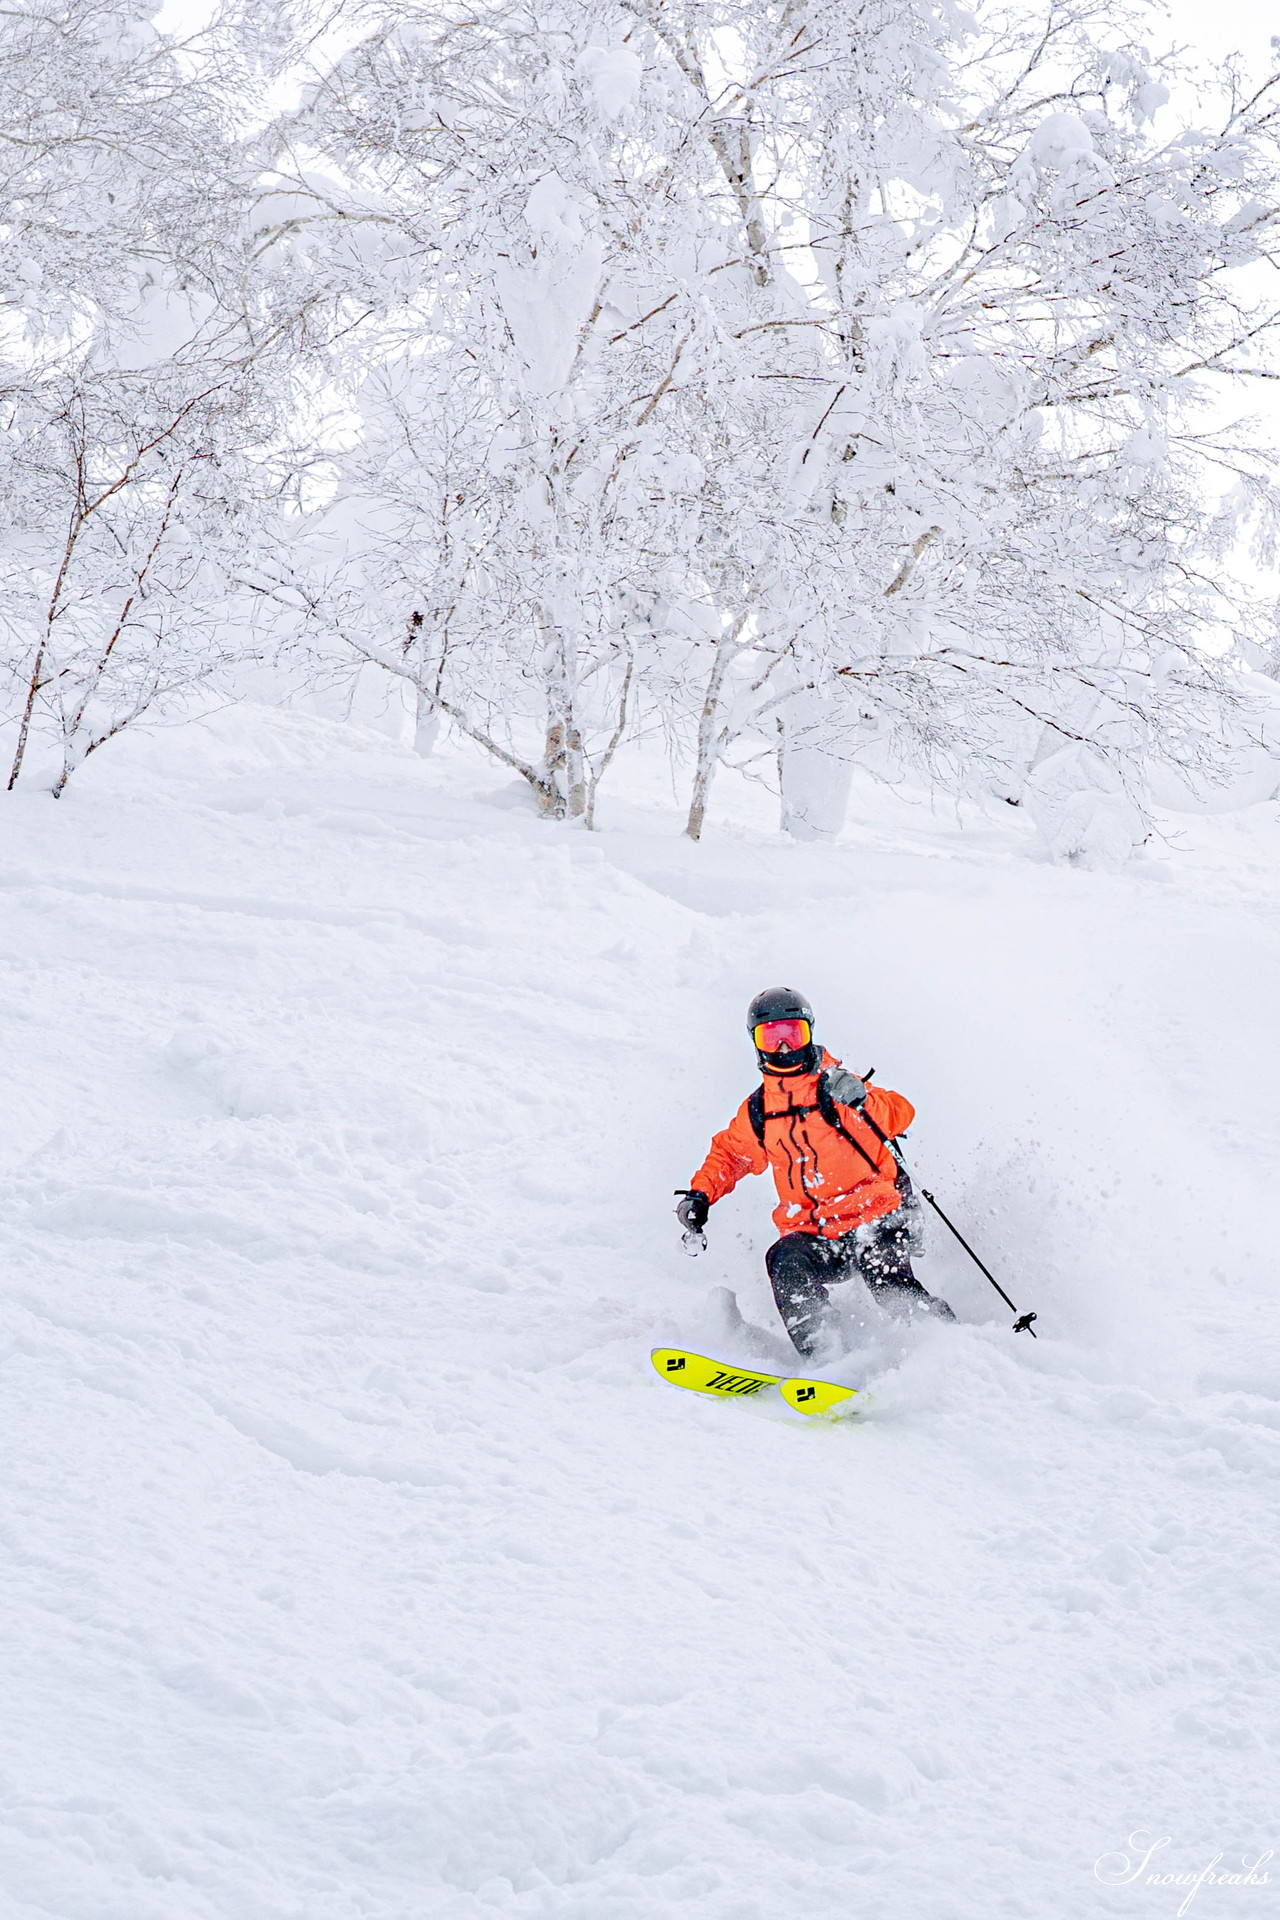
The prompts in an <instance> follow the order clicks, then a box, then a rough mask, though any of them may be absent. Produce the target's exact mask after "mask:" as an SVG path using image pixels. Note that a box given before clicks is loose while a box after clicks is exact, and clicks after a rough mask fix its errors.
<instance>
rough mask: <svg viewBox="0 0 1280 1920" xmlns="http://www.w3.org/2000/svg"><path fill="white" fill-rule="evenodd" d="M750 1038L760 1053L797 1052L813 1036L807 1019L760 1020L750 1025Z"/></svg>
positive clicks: (805, 1045)
mask: <svg viewBox="0 0 1280 1920" xmlns="http://www.w3.org/2000/svg"><path fill="white" fill-rule="evenodd" d="M751 1038H752V1039H753V1040H754V1041H755V1044H756V1049H757V1051H758V1052H760V1053H798V1052H799V1051H800V1049H801V1047H807V1046H808V1044H809V1042H810V1040H811V1039H812V1038H813V1029H812V1027H811V1026H810V1025H809V1022H808V1021H807V1020H762V1021H761V1022H760V1024H759V1026H757V1027H752V1029H751Z"/></svg>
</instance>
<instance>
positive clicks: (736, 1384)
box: [651, 1347, 866, 1414]
mask: <svg viewBox="0 0 1280 1920" xmlns="http://www.w3.org/2000/svg"><path fill="white" fill-rule="evenodd" d="M651 1358H652V1360H653V1364H654V1367H655V1369H656V1370H657V1372H658V1373H660V1374H661V1375H662V1377H663V1379H664V1380H670V1381H671V1382H672V1384H673V1385H674V1386H677V1387H688V1388H689V1390H690V1392H691V1393H709V1394H711V1395H712V1396H713V1397H714V1398H716V1399H717V1400H745V1399H746V1398H748V1396H749V1395H751V1394H755V1393H759V1392H761V1390H762V1389H763V1388H765V1387H779V1388H781V1390H782V1397H783V1399H784V1400H785V1401H786V1403H787V1405H788V1406H789V1407H794V1408H795V1409H796V1411H797V1413H809V1414H824V1413H834V1412H835V1410H836V1408H840V1409H841V1410H842V1411H843V1412H845V1413H856V1412H860V1411H861V1408H862V1406H865V1405H866V1396H865V1395H863V1396H862V1398H861V1406H859V1407H851V1406H847V1405H845V1403H846V1402H847V1401H850V1400H857V1399H858V1398H859V1392H858V1388H857V1387H838V1386H836V1384H835V1382H834V1381H833V1380H800V1379H795V1380H785V1379H784V1378H783V1377H782V1375H781V1374H779V1373H756V1372H755V1371H754V1370H753V1369H752V1368H750V1367H733V1366H729V1365H728V1364H727V1363H726V1362H723V1361H720V1360H708V1359H707V1357H706V1355H705V1354H701V1353H686V1352H685V1351H684V1349H683V1348H682V1347H655V1348H654V1349H653V1353H652V1356H651Z"/></svg>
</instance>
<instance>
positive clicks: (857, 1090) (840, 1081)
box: [827, 1067, 867, 1107]
mask: <svg viewBox="0 0 1280 1920" xmlns="http://www.w3.org/2000/svg"><path fill="white" fill-rule="evenodd" d="M827 1092H828V1093H829V1094H830V1095H831V1098H832V1099H833V1100H838V1101H839V1103H840V1105H841V1106H842V1107H860V1106H861V1105H862V1104H863V1102H864V1101H865V1100H866V1097H867V1083H866V1081H865V1080H859V1078H858V1076H857V1074H856V1073H850V1071H849V1069H848V1067H832V1068H831V1070H830V1072H829V1073H828V1074H827Z"/></svg>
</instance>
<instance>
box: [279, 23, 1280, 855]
mask: <svg viewBox="0 0 1280 1920" xmlns="http://www.w3.org/2000/svg"><path fill="white" fill-rule="evenodd" d="M1141 19H1142V16H1141V14H1140V13H1139V12H1137V11H1129V10H1126V9H1125V8H1124V7H1123V6H1120V7H1117V6H1103V5H1101V4H1095V0H1062V3H1061V4H1056V3H1055V4H1051V5H1050V6H1049V7H1048V8H1047V9H1044V8H1041V9H1033V8H1031V7H1022V6H994V5H993V6H986V7H983V6H979V7H978V8H976V9H974V10H972V11H961V10H960V9H958V8H954V7H952V6H950V5H948V4H945V3H944V0H936V3H935V0H892V4H887V3H882V0H863V4H853V3H852V0H815V4H813V5H808V6H800V5H796V4H794V0H774V3H773V4H769V3H768V0H765V3H764V4H758V3H757V0H753V4H751V5H750V6H748V5H746V4H745V3H736V0H727V3H725V4H721V3H720V0H717V3H716V4H714V5H713V4H708V3H706V0H661V4H660V3H659V0H555V4H549V3H548V4H539V0H531V3H530V0H520V3H516V0H493V3H492V4H490V5H488V6H485V7H483V8H480V9H477V8H474V7H470V6H468V7H463V6H461V5H459V4H457V3H456V0H419V3H418V4H414V3H413V0H410V3H409V4H397V5H396V6H395V7H394V8H391V7H383V6H381V5H380V4H375V5H374V6H372V7H362V8H360V9H359V10H358V12H357V11H356V10H355V9H352V11H351V13H350V15H349V20H350V24H351V32H352V35H353V43H352V44H351V45H349V47H348V48H347V50H346V51H345V52H343V53H341V54H340V55H339V56H337V57H335V58H334V59H333V60H332V61H331V62H330V64H329V66H328V68H327V69H326V70H325V71H324V72H323V73H322V74H321V75H320V76H319V77H318V79H317V80H316V81H315V84H314V85H313V86H312V88H311V90H310V92H309V94H308V97H307V99H306V101H305V103H304V105H303V106H302V108H301V109H300V110H299V111H297V112H296V113H294V114H292V115H291V116H289V118H288V120H287V122H286V123H284V124H283V125H282V126H281V127H280V128H279V129H278V131H277V133H276V135H275V144H274V148H273V153H272V160H273V167H272V173H271V176H270V178H269V181H268V185H269V188H270V191H269V193H268V194H267V196H266V197H265V199H264V202H263V206H262V211H261V216H260V225H261V231H262V235H263V248H262V256H261V257H262V260H263V264H264V270H266V271H268V272H270V273H273V274H276V275H279V276H282V278H283V280H285V281H287V282H289V283H290V284H291V285H292V286H293V287H294V293H293V297H294V298H295V299H300V298H301V297H303V294H302V290H303V288H305V287H308V286H309V287H310V288H311V289H312V294H311V297H319V290H320V289H323V290H324V297H325V298H326V299H327V300H329V301H330V302H331V303H332V304H331V308H330V310H331V311H332V313H333V314H334V316H335V318H336V319H337V321H338V323H339V326H338V328H337V329H335V339H334V348H333V352H332V355H331V357H330V359H329V361H328V363H327V365H326V367H325V369H324V374H325V377H326V378H327V380H328V381H329V383H330V394H331V398H332V401H333V404H334V405H336V404H337V396H339V395H345V396H346V400H347V402H348V411H347V416H346V419H345V422H344V423H343V425H342V427H341V428H340V429H336V430H334V431H332V432H331V434H330V438H329V442H328V450H329V453H330V455H331V458H330V461H329V469H328V474H327V477H326V479H325V485H327V488H328V498H327V500H326V501H325V504H324V505H323V507H322V508H314V509H313V511H312V512H311V514H310V515H309V516H303V518H304V520H308V519H309V523H310V524H309V527H307V526H303V527H301V528H300V529H299V532H298V537H297V539H296V540H295V542H294V543H293V548H292V550H291V552H290V554H289V558H288V565H287V567H285V568H283V569H282V573H281V582H282V586H284V587H287V588H288V589H289V591H291V592H292V593H294V594H295V595H296V596H298V597H299V599H300V601H301V603H303V604H305V606H306V607H307V609H308V613H309V617H310V620H311V622H312V625H313V626H314V627H315V628H316V630H317V631H322V632H330V633H333V634H335V635H341V636H342V637H343V638H344V640H345V643H346V644H348V645H351V646H354V647H355V648H356V650H357V651H358V652H360V653H361V654H363V655H364V657H367V658H371V659H375V660H378V661H380V662H381V664H383V665H384V666H386V667H388V668H389V669H390V670H391V671H393V672H396V673H399V674H401V675H403V676H405V677H406V678H407V679H409V680H410V681H411V682H412V684H413V685H414V686H415V687H416V688H417V690H418V694H419V698H420V700H421V701H423V702H424V703H425V706H426V707H427V708H428V709H433V710H435V711H437V712H442V713H444V714H446V715H447V716H448V717H449V718H450V719H451V720H452V721H453V722H454V723H455V724H457V725H459V726H460V727H462V728H463V729H464V730H466V731H468V732H470V733H471V734H472V735H473V737H475V738H477V739H478V740H480V741H481V742H482V743H483V744H485V745H486V746H487V747H489V749H490V750H491V751H492V752H494V753H495V754H496V755H497V757H499V758H500V759H506V760H508V761H509V762H510V763H511V764H512V765H514V766H516V767H518V769H519V771H520V772H521V773H522V774H523V775H524V776H525V777H526V778H527V779H528V780H529V781H530V782H531V784H532V785H533V786H534V787H535V788H536V789H537V791H538V792H539V795H540V797H541V798H542V800H543V803H544V805H546V806H547V808H548V810H549V811H552V812H555V813H565V812H567V813H571V814H573V813H579V812H582V811H583V810H585V808H586V806H587V805H588V796H589V793H590V791H591V788H592V782H593V779H594V778H595V777H597V776H598V774H599V772H600V771H601V769H602V764H603V762H604V761H605V760H606V759H607V757H608V755H609V754H610V753H611V752H612V750H613V748H614V746H615V745H616V743H617V740H618V738H619V736H620V733H621V732H622V730H623V729H624V728H627V727H645V726H651V725H655V724H662V725H664V726H666V727H667V728H668V729H670V730H671V731H672V732H673V733H674V734H675V736H676V737H677V739H678V740H681V741H683V742H684V743H685V744H686V746H687V748H688V750H689V751H690V753H691V755H692V759H693V794H692V801H691V808H690V818H689V831H690V833H691V834H693V835H694V836H695V837H696V836H697V835H698V833H700V831H701V828H702V822H703V819H704V816H705V809H706V804H707V797H708V792H709V789H710V785H711V781H712V778H713V775H714V771H715V768H716V766H717V764H718V763H719V761H720V760H721V759H722V758H723V757H724V756H725V755H726V754H730V753H737V754H738V755H739V756H745V757H748V758H749V757H750V756H752V755H753V754H758V755H762V756H768V758H769V760H770V761H772V759H773V756H774V755H775V754H777V752H778V748H779V742H780V740H781V745H782V752H781V756H780V761H781V766H782V768H783V772H784V779H785V777H786V770H787V768H788V767H790V768H792V769H793V789H794V792H793V800H794V794H795V793H799V792H800V790H801V788H802V787H805V786H806V785H807V786H809V787H812V786H813V775H814V768H815V762H820V761H821V760H823V759H824V758H825V759H826V760H828V761H836V762H839V761H842V760H846V759H847V758H848V757H849V755H850V754H855V753H864V752H874V753H876V754H882V755H883V754H886V753H887V754H889V755H891V756H893V757H894V758H895V759H896V762H897V763H898V764H901V763H902V762H903V761H904V760H905V761H910V762H913V763H915V764H922V763H923V764H925V765H927V766H929V767H931V768H932V769H933V770H934V771H935V772H940V773H943V774H945V775H946V777H948V778H949V779H952V780H956V781H960V782H963V781H966V780H971V779H973V778H974V777H975V775H977V776H980V777H982V778H984V779H986V778H989V777H991V776H993V775H995V774H999V776H1000V778H1001V780H1002V782H1003V785H1004V789H1005V790H1006V791H1008V792H1009V795H1010V797H1011V798H1014V799H1016V798H1018V797H1020V791H1021V784H1022V782H1023V780H1024V779H1025V777H1026V774H1027V770H1028V768H1029V767H1031V768H1034V765H1036V764H1039V763H1043V762H1044V760H1045V759H1046V758H1049V757H1051V754H1050V751H1049V749H1050V748H1051V747H1053V746H1062V747H1068V746H1069V747H1071V748H1072V749H1074V750H1079V751H1081V752H1083V753H1085V754H1086V756H1089V755H1092V756H1094V757H1095V758H1096V757H1097V756H1098V755H1101V756H1103V757H1104V758H1105V759H1107V760H1108V761H1109V763H1111V764H1112V765H1113V766H1114V767H1115V768H1118V769H1120V770H1121V771H1120V772H1118V773H1117V774H1116V775H1115V776H1114V777H1116V778H1123V777H1124V770H1125V769H1127V768H1131V767H1132V766H1134V765H1135V764H1136V762H1137V761H1138V760H1139V759H1140V758H1141V756H1143V755H1144V754H1147V753H1150V752H1163V753H1170V754H1172V755H1174V756H1175V757H1178V758H1180V759H1182V760H1184V761H1193V760H1195V759H1196V758H1197V757H1198V756H1207V757H1211V756H1212V752H1213V741H1212V732H1211V729H1212V718H1213V712H1214V706H1215V702H1217V701H1219V700H1220V699H1221V697H1222V689H1221V686H1220V684H1219V679H1218V676H1217V673H1216V670H1215V668H1214V666H1213V664H1212V659H1211V656H1210V655H1209V654H1208V653H1207V652H1206V651H1205V642H1206V641H1207V640H1210V641H1211V640H1221V638H1222V636H1223V635H1224V634H1228V633H1230V632H1232V631H1234V630H1237V629H1238V628H1239V626H1240V624H1241V620H1242V617H1243V615H1242V608H1241V606H1240V604H1239V600H1238V596H1235V595H1233V594H1232V593H1231V592H1230V591H1229V589H1228V588H1227V586H1226V584H1225V581H1224V574H1223V568H1222V565H1221V559H1222V554H1223V551H1224V549H1225V545H1226V543H1227V542H1228V541H1229V539H1230V537H1231V527H1230V517H1231V511H1232V510H1233V509H1234V508H1236V507H1244V508H1247V509H1249V510H1254V511H1264V510H1265V506H1266V500H1267V492H1266V487H1267V477H1268V473H1269V462H1268V457H1267V456H1266V455H1265V453H1264V452H1263V451H1261V450H1259V449H1257V448H1256V447H1254V446H1253V444H1252V443H1251V441H1250V439H1249V436H1248V435H1247V433H1241V432H1236V431H1223V430H1222V429H1221V428H1220V427H1218V426H1216V425H1215V416H1214V415H1213V413H1212V410H1211V409H1210V408H1208V407H1207V405H1206V401H1205V398H1204V395H1205V389H1206V386H1207V385H1209V384H1211V383H1212V382H1214V381H1216V380H1218V379H1219V377H1220V376H1221V375H1223V374H1225V373H1230V372H1238V373H1243V374H1248V373H1250V372H1255V371H1260V370H1261V369H1259V368H1258V367H1257V366H1256V356H1257V354H1258V353H1259V351H1260V348H1261V343H1262V342H1263V341H1264V339H1265V337H1266V335H1267V332H1268V329H1269V327H1270V312H1269V309H1267V308H1266V306H1265V304H1262V303H1258V304H1251V293H1252V283H1251V280H1250V276H1249V272H1248V269H1249V268H1250V266H1251V265H1252V264H1254V263H1257V262H1259V261H1262V260H1265V258H1266V249H1267V246H1268V244H1269V236H1270V233H1271V229H1272V226H1273V223H1274V218H1275V201H1276V192H1275V189H1276V155H1275V143H1274V139H1273V134H1272V104H1271V102H1272V85H1271V83H1267V84H1266V85H1264V86H1263V87H1262V88H1261V89H1260V90H1258V91H1257V92H1255V93H1254V94H1253V95H1251V96H1245V95H1243V94H1242V95H1239V96H1238V97H1231V98H1230V99H1229V100H1228V101H1227V104H1226V107H1225V109H1224V113H1223V116H1222V118H1221V121H1220V123H1219V124H1218V125H1217V126H1216V127H1213V128H1208V127H1206V128H1201V129H1193V130H1186V129H1180V128H1178V127H1177V126H1176V125H1175V124H1174V123H1173V122H1172V120H1171V117H1170V116H1169V115H1167V114H1166V115H1165V116H1164V117H1163V119H1162V118H1160V117H1159V110H1160V108H1161V105H1162V103H1163V100H1164V95H1165V91H1166V87H1165V81H1164V80H1163V79H1162V78H1161V69H1160V63H1159V62H1153V61H1152V60H1151V59H1150V58H1149V57H1148V56H1147V55H1145V54H1144V53H1142V51H1141V48H1140V45H1139V35H1140V32H1141V24H1140V23H1141ZM357 30H358V31H357ZM1215 476H1218V478H1216V479H1215ZM1221 476H1226V478H1227V479H1229V480H1230V482H1231V483H1232V486H1233V488H1234V493H1233V495H1232V497H1231V499H1230V501H1229V502H1228V511H1227V512H1226V513H1224V514H1221V515H1218V516H1217V517H1216V518H1213V519H1209V518H1208V516H1207V515H1206V508H1205V502H1206V499H1207V498H1208V497H1209V494H1210V491H1211V490H1212V489H1214V487H1215V486H1216V487H1217V490H1218V491H1221V490H1222V480H1221ZM314 478H316V476H314V475H313V479H314ZM313 497H316V495H315V489H313ZM319 497H323V492H322V490H321V493H320V496H319ZM317 549H318V550H319V551H320V552H321V553H322V554H323V564H322V565H320V566H319V567H318V568H317V566H316V563H315V561H314V560H312V559H311V558H309V552H310V553H314V552H315V551H316V550H317ZM1090 777H1091V776H1090ZM818 784H819V786H820V785H821V783H820V782H819V783H818ZM805 805H806V803H805V802H803V801H799V802H796V803H795V804H793V805H792V806H791V814H792V817H793V821H794V823H795V824H796V825H797V826H798V827H800V828H801V829H802V828H803V824H804V815H805Z"/></svg>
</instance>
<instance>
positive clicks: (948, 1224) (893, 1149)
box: [862, 1067, 1036, 1340]
mask: <svg viewBox="0 0 1280 1920" xmlns="http://www.w3.org/2000/svg"><path fill="white" fill-rule="evenodd" d="M874 1072H875V1068H874V1067H868V1068H867V1071H866V1072H865V1073H864V1074H863V1076H862V1078H863V1079H864V1080H865V1081H866V1082H867V1083H868V1085H869V1084H870V1081H871V1076H872V1074H873V1073H874ZM885 1144H886V1146H887V1147H888V1149H889V1151H890V1153H891V1154H892V1155H893V1157H894V1159H895V1160H896V1161H897V1163H898V1165H899V1166H900V1167H902V1171H903V1172H904V1173H906V1171H907V1169H906V1167H905V1166H904V1165H903V1160H902V1155H901V1154H900V1153H899V1152H898V1145H897V1142H896V1141H895V1140H886V1141H885ZM920 1193H921V1196H922V1197H923V1198H924V1199H925V1200H927V1201H928V1202H929V1205H930V1206H931V1207H932V1208H933V1210H934V1212H935V1213H936V1214H937V1216H938V1218H939V1220H941V1222H942V1224H943V1226H944V1227H945V1228H946V1229H947V1231H948V1233H953V1234H954V1235H955V1237H956V1239H957V1240H958V1241H959V1242H960V1245H961V1246H962V1247H963V1248H964V1250H965V1252H966V1253H967V1254H968V1256H969V1258H970V1259H971V1260H972V1262H973V1264H974V1266H975V1267H976V1268H977V1269H978V1271H979V1273H983V1274H985V1275H986V1277H987V1279H988V1280H989V1281H990V1282H991V1284H992V1286H993V1287H994V1288H995V1290H996V1292H997V1293H998V1294H999V1295H1000V1298H1001V1299H1002V1300H1003V1301H1004V1303H1005V1305H1006V1307H1008V1309H1009V1311H1010V1312H1011V1313H1015V1314H1017V1315H1018V1317H1017V1319H1016V1320H1015V1321H1014V1323H1013V1330H1014V1332H1015V1333H1029V1334H1030V1335H1031V1338H1032V1339H1033V1340H1034V1339H1035V1337H1036V1330H1035V1328H1034V1327H1033V1326H1032V1324H1031V1322H1032V1321H1033V1320H1034V1319H1035V1318H1036V1315H1035V1314H1034V1313H1018V1309H1017V1308H1016V1307H1015V1306H1014V1304H1013V1302H1012V1300H1011V1299H1010V1298H1009V1296H1008V1294H1007V1293H1006V1292H1005V1290H1004V1288H1003V1287H1002V1286H1001V1285H1000V1282H999V1281H998V1280H997V1279H996V1277H995V1275H994V1273H992V1271H991V1269H990V1267H988V1266H986V1265H985V1264H984V1262H983V1261H981V1260H979V1258H978V1256H977V1254H976V1253H975V1252H974V1250H973V1248H972V1247H971V1246H970V1245H969V1242H968V1241H967V1240H966V1239H965V1237H964V1235H963V1234H962V1233H961V1231H960V1229H959V1227H957V1226H956V1225H955V1224H954V1223H953V1222H952V1221H950V1220H948V1218H947V1216H946V1214H945V1213H944V1212H943V1211H942V1208H941V1207H940V1206H939V1205H938V1203H937V1201H936V1200H935V1199H934V1197H933V1195H932V1194H931V1193H930V1191H929V1189H928V1187H921V1189H920Z"/></svg>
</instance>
